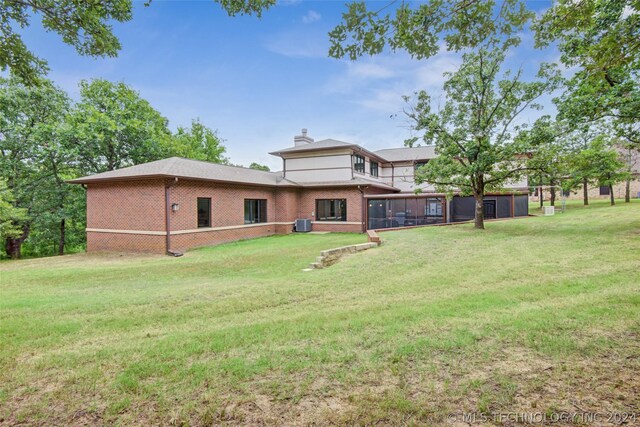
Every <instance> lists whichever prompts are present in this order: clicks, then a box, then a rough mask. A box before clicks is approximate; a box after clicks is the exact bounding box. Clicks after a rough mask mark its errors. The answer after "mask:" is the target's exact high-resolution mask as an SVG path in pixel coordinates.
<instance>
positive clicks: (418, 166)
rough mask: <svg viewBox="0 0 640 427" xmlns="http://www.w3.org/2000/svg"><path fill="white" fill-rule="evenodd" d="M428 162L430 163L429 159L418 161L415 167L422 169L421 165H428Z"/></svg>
mask: <svg viewBox="0 0 640 427" xmlns="http://www.w3.org/2000/svg"><path fill="white" fill-rule="evenodd" d="M427 163H428V161H426V162H416V164H415V166H414V167H415V170H418V169H420V168H421V167H423V166H424V165H426V164H427Z"/></svg>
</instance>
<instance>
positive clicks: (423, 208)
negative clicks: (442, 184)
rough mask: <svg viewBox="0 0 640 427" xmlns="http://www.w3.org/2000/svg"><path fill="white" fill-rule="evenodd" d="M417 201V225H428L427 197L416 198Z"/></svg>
mask: <svg viewBox="0 0 640 427" xmlns="http://www.w3.org/2000/svg"><path fill="white" fill-rule="evenodd" d="M415 200H416V202H415V204H416V225H427V224H428V221H427V199H425V198H420V199H415Z"/></svg>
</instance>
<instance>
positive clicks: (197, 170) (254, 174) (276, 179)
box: [68, 157, 297, 186]
mask: <svg viewBox="0 0 640 427" xmlns="http://www.w3.org/2000/svg"><path fill="white" fill-rule="evenodd" d="M150 177H178V178H191V179H203V180H208V181H222V182H237V183H242V184H256V185H269V186H273V185H278V186H297V184H296V183H294V182H292V181H289V180H287V179H284V178H283V177H282V174H281V173H279V172H266V171H260V170H256V169H249V168H243V167H238V166H227V165H220V164H216V163H210V162H205V161H200V160H190V159H183V158H181V157H170V158H168V159H163V160H156V161H155V162H149V163H143V164H141V165H136V166H130V167H127V168H122V169H118V170H114V171H109V172H103V173H99V174H96V175H90V176H85V177H82V178H76V179H72V180H70V181H68V182H70V183H73V184H85V183H89V182H100V181H115V180H121V179H136V178H150Z"/></svg>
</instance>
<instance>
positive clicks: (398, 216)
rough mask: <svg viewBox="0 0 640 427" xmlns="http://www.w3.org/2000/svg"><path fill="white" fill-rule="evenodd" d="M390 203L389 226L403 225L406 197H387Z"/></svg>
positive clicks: (405, 216) (405, 214) (405, 215)
mask: <svg viewBox="0 0 640 427" xmlns="http://www.w3.org/2000/svg"><path fill="white" fill-rule="evenodd" d="M389 204H390V205H391V223H392V225H391V227H404V226H405V222H406V218H407V213H406V208H407V200H406V199H389Z"/></svg>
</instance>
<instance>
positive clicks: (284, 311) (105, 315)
mask: <svg viewBox="0 0 640 427" xmlns="http://www.w3.org/2000/svg"><path fill="white" fill-rule="evenodd" d="M381 237H382V238H383V240H384V244H383V246H381V247H380V248H377V249H373V250H369V251H366V252H363V253H359V254H356V255H352V256H348V257H346V258H344V259H343V260H341V261H340V262H339V263H337V264H335V265H334V266H332V267H330V268H327V269H324V270H317V271H313V272H302V271H301V269H302V268H304V267H306V266H307V264H308V263H309V262H311V261H313V260H314V259H315V257H316V256H317V255H318V253H319V252H320V250H323V249H328V248H331V247H337V246H342V245H346V244H351V243H360V242H363V241H364V240H365V238H364V236H362V235H353V234H328V235H289V236H276V237H268V238H262V239H256V240H251V241H243V242H237V243H232V244H226V245H222V246H218V247H211V248H205V249H200V250H196V251H192V252H189V253H188V254H187V255H186V256H184V257H182V258H169V257H163V256H141V255H86V254H76V255H71V256H65V257H57V258H47V259H40V260H25V261H18V262H3V263H0V282H1V283H0V366H2V370H1V372H0V423H2V424H17V423H26V424H44V423H52V424H65V425H66V424H76V425H86V424H108V425H111V424H187V425H211V424H222V423H228V424H282V423H285V424H300V425H302V424H309V423H316V424H328V423H335V424H349V425H351V424H380V423H382V424H427V425H431V424H434V423H440V422H443V421H445V420H446V419H447V418H446V417H447V415H448V414H451V413H455V414H461V413H465V412H477V413H483V414H492V413H495V412H542V413H549V414H551V413H554V412H555V411H561V410H565V411H574V412H575V411H578V410H580V411H582V410H584V411H600V412H626V413H629V412H635V413H638V411H640V408H639V405H640V400H639V398H638V396H640V388H639V387H640V386H639V383H638V381H637V379H638V375H639V374H640V339H639V338H640V337H639V334H640V275H639V274H638V271H639V270H640V256H639V255H638V254H639V253H640V203H638V202H637V201H636V202H634V203H632V204H630V205H629V204H626V205H625V204H623V203H620V204H619V205H617V206H615V207H609V206H607V205H606V204H605V203H604V202H593V203H592V205H591V206H589V207H586V208H583V207H581V206H579V205H578V204H575V203H570V204H569V206H568V210H567V212H566V213H565V214H557V215H555V216H553V217H536V218H527V219H520V220H514V221H499V222H491V223H488V224H487V230H485V231H484V232H476V231H474V230H473V229H472V228H471V226H470V225H459V226H455V227H427V228H419V229H410V230H403V231H393V232H385V233H382V234H381ZM638 418H639V419H640V414H638Z"/></svg>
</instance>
